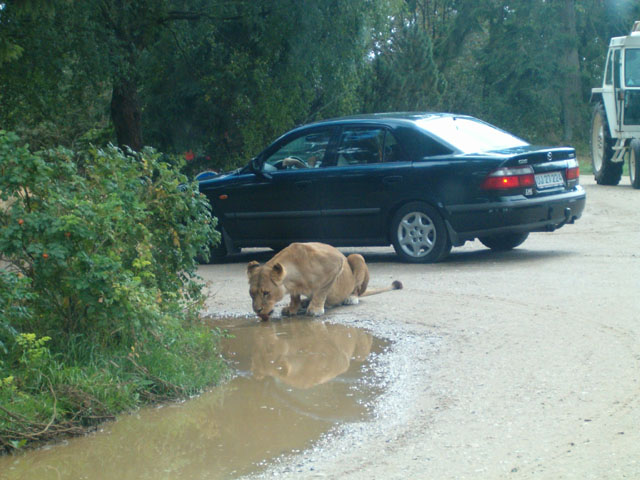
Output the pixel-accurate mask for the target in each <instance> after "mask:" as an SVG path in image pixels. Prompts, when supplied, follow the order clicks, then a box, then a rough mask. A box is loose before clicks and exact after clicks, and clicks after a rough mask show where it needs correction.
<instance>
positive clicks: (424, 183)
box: [200, 113, 586, 263]
mask: <svg viewBox="0 0 640 480" xmlns="http://www.w3.org/2000/svg"><path fill="white" fill-rule="evenodd" d="M200 191H201V192H202V193H204V194H205V195H206V196H207V197H208V198H209V200H210V202H211V206H212V209H213V214H214V215H215V216H216V217H217V218H218V220H219V224H218V225H219V229H220V230H221V232H222V234H223V241H222V244H221V245H220V246H219V247H217V248H216V249H215V250H214V252H213V253H214V256H215V257H217V258H219V257H220V256H223V255H225V254H226V253H227V252H231V251H237V249H239V248H242V247H273V248H281V247H283V246H286V245H288V244H289V243H291V242H305V241H321V242H325V243H329V244H331V245H334V246H386V245H393V247H394V248H395V251H396V252H397V254H398V255H399V256H400V258H401V259H403V260H405V261H408V262H416V263H417V262H425V263H426V262H437V261H439V260H442V259H443V258H445V257H446V256H447V254H448V253H449V252H450V250H451V248H452V247H456V246H460V245H463V244H464V242H466V241H467V240H473V239H475V238H478V239H479V240H480V241H481V242H482V243H483V244H485V245H486V246H488V247H489V248H492V249H495V250H508V249H512V248H515V247H517V246H518V245H520V244H521V243H522V242H524V241H525V240H526V238H527V236H528V235H529V233H530V232H541V231H546V232H549V231H553V230H555V229H557V228H560V227H562V226H564V225H565V224H567V223H573V222H574V221H575V220H576V219H578V218H580V216H581V214H582V211H583V210H584V206H585V201H586V195H585V192H584V190H583V189H582V187H581V186H580V185H579V168H578V161H577V159H576V153H575V150H574V149H573V148H571V147H553V148H542V147H535V146H532V145H529V144H528V143H527V142H525V141H523V140H521V139H519V138H517V137H515V136H513V135H511V134H509V133H507V132H505V131H503V130H500V129H498V128H496V127H494V126H492V125H489V124H487V123H485V122H483V121H481V120H478V119H476V118H473V117H469V116H466V115H454V114H445V113H398V114H395V113H384V114H372V115H361V116H353V117H345V118H338V119H332V120H326V121H322V122H317V123H313V124H309V125H305V126H302V127H299V128H296V129H294V130H292V131H290V132H288V133H286V134H285V135H283V136H282V137H280V138H278V139H277V140H276V141H274V142H273V143H272V144H271V145H269V146H268V147H267V148H266V149H265V150H264V151H263V152H262V153H260V154H259V155H258V156H257V157H256V158H254V159H253V160H252V161H251V162H249V163H248V164H247V165H246V166H245V167H244V168H241V169H238V170H236V171H233V172H229V173H225V174H221V175H216V176H213V177H209V178H206V179H203V180H201V181H200Z"/></svg>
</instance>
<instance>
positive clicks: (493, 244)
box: [478, 232, 529, 252]
mask: <svg viewBox="0 0 640 480" xmlns="http://www.w3.org/2000/svg"><path fill="white" fill-rule="evenodd" d="M528 236H529V232H525V233H503V234H501V235H491V236H489V237H480V238H479V239H478V240H480V242H482V244H483V245H484V246H485V247H489V248H490V249H491V250H495V251H498V252H504V251H507V250H512V249H514V248H516V247H517V246H518V245H522V244H523V243H524V241H525V240H526V239H527V237H528Z"/></svg>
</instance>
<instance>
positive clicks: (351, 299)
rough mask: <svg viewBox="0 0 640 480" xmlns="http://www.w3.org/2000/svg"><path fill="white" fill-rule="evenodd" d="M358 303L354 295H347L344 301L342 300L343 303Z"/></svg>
mask: <svg viewBox="0 0 640 480" xmlns="http://www.w3.org/2000/svg"><path fill="white" fill-rule="evenodd" d="M358 303H360V300H359V299H358V297H356V296H355V295H351V296H350V297H347V298H346V299H345V301H344V302H342V304H343V305H358Z"/></svg>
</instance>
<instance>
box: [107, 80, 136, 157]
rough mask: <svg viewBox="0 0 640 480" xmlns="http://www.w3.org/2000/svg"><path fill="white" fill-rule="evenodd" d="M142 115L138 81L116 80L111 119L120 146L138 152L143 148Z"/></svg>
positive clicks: (112, 97)
mask: <svg viewBox="0 0 640 480" xmlns="http://www.w3.org/2000/svg"><path fill="white" fill-rule="evenodd" d="M141 117H142V112H141V110H140V102H139V101H138V89H137V86H136V83H135V82H133V81H131V80H126V79H122V78H121V79H118V80H116V82H115V83H114V85H113V93H112V96H111V120H112V121H113V126H114V127H115V130H116V137H117V139H118V146H119V147H120V148H124V147H129V148H131V149H132V150H135V151H136V152H137V151H139V150H141V149H142V145H143V144H142V124H141Z"/></svg>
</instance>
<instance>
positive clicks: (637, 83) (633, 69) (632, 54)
mask: <svg viewBox="0 0 640 480" xmlns="http://www.w3.org/2000/svg"><path fill="white" fill-rule="evenodd" d="M624 84H625V85H626V86H627V87H640V48H629V49H627V50H625V52H624Z"/></svg>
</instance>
